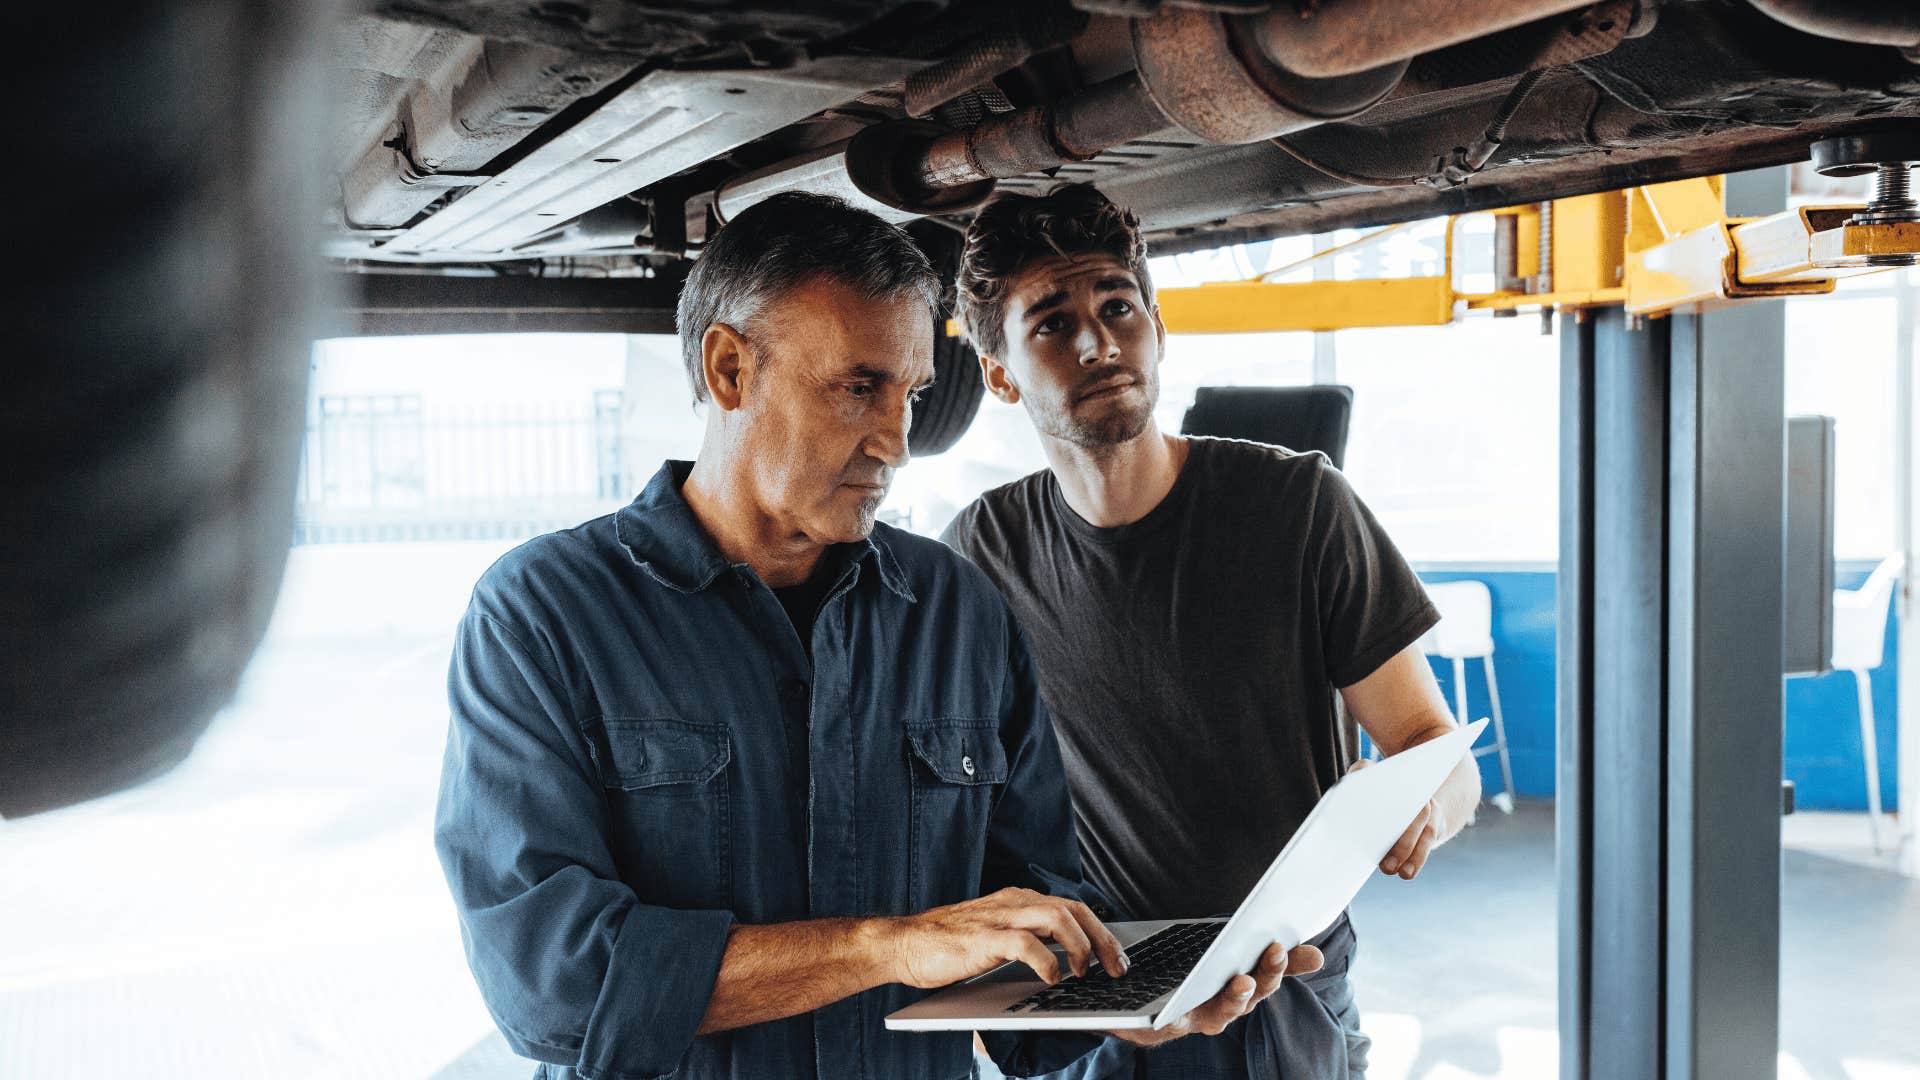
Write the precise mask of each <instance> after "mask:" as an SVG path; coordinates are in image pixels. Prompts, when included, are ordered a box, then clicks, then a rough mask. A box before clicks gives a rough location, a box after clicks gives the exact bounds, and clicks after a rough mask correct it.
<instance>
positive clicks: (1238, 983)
mask: <svg viewBox="0 0 1920 1080" xmlns="http://www.w3.org/2000/svg"><path fill="white" fill-rule="evenodd" d="M1324 963H1326V957H1324V956H1321V955H1320V950H1319V949H1316V948H1314V947H1313V946H1311V945H1296V946H1294V949H1293V951H1292V952H1288V951H1287V950H1286V949H1284V948H1282V947H1281V946H1280V945H1279V944H1277V943H1276V944H1273V945H1269V946H1267V951H1266V952H1264V953H1262V954H1260V963H1259V964H1257V965H1255V967H1254V969H1253V974H1252V975H1235V976H1234V977H1233V978H1231V979H1228V980H1227V985H1225V986H1223V987H1221V988H1220V992H1219V993H1218V994H1215V995H1214V996H1213V999H1212V1000H1211V1001H1208V1002H1207V1003H1206V1004H1204V1005H1201V1006H1199V1007H1197V1008H1195V1009H1194V1010H1193V1011H1191V1012H1189V1013H1187V1015H1185V1016H1183V1017H1181V1018H1180V1019H1179V1021H1178V1022H1176V1023H1172V1024H1169V1025H1167V1026H1166V1027H1163V1028H1134V1029H1131V1030H1126V1031H1109V1032H1107V1034H1109V1035H1111V1036H1113V1037H1114V1038H1116V1039H1119V1040H1121V1041H1122V1042H1130V1043H1132V1044H1133V1045H1135V1046H1159V1045H1160V1044H1161V1043H1167V1042H1172V1041H1173V1040H1175V1039H1178V1038H1181V1037H1183V1036H1187V1035H1192V1034H1194V1033H1195V1032H1198V1033H1200V1034H1202V1035H1218V1034H1220V1033H1221V1032H1222V1031H1225V1030H1226V1029H1227V1025H1228V1024H1231V1023H1233V1022H1234V1021H1235V1020H1238V1019H1240V1018H1241V1017H1243V1016H1245V1015H1247V1014H1248V1013H1250V1012H1252V1011H1253V1007H1254V1006H1255V1005H1258V1004H1260V1003H1261V1002H1262V1001H1265V1000H1266V999H1267V997H1268V996H1269V995H1271V994H1272V993H1273V992H1274V991H1275V990H1278V989H1280V979H1281V977H1282V976H1285V975H1287V974H1288V973H1292V974H1294V975H1311V974H1313V973H1314V972H1316V971H1319V970H1320V965H1321V964H1324Z"/></svg>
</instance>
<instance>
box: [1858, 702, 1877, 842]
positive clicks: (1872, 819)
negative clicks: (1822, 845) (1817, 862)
mask: <svg viewBox="0 0 1920 1080" xmlns="http://www.w3.org/2000/svg"><path fill="white" fill-rule="evenodd" d="M1853 685H1854V687H1855V688H1856V689H1857V690H1859V691H1860V749H1861V751H1862V752H1863V755H1864V756H1865V757H1866V759H1867V832H1868V835H1870V836H1871V837H1873V853H1874V854H1875V855H1878V854H1879V853H1880V747H1879V744H1878V741H1877V740H1876V739H1875V738H1874V735H1873V680H1872V679H1870V678H1868V676H1867V673H1866V672H1865V671H1855V672H1854V673H1853Z"/></svg>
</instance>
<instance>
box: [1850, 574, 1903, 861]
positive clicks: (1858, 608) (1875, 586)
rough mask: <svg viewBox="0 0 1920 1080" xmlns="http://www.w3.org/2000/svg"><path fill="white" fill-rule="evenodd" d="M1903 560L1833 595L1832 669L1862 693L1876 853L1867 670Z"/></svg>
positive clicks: (1876, 658) (1874, 748) (1876, 772)
mask: <svg viewBox="0 0 1920 1080" xmlns="http://www.w3.org/2000/svg"><path fill="white" fill-rule="evenodd" d="M1905 562H1906V560H1905V559H1904V558H1903V557H1902V556H1900V555H1889V556H1887V557H1886V559H1885V560H1883V561H1882V562H1881V563H1880V565H1879V566H1876V567H1874V568H1873V574H1872V576H1871V577H1868V578H1867V582H1866V584H1864V585H1862V586H1860V587H1859V588H1858V589H1835V590H1834V591H1833V666H1834V668H1835V670H1839V671H1850V672H1852V673H1853V682H1854V687H1855V689H1857V690H1858V691H1859V693H1860V749H1861V751H1862V755H1863V756H1864V757H1865V758H1866V764H1867V833H1868V835H1869V836H1871V837H1872V838H1873V850H1874V851H1875V852H1876V853H1878V852H1879V850H1880V747H1879V745H1878V744H1877V741H1876V740H1875V738H1874V731H1873V681H1872V680H1871V679H1870V678H1869V677H1868V676H1867V672H1868V671H1871V670H1872V669H1874V668H1877V667H1879V666H1880V663H1881V661H1882V660H1884V659H1885V658H1886V646H1887V608H1888V605H1890V604H1891V603H1892V602H1893V586H1894V583H1896V582H1898V581H1899V580H1900V571H1901V570H1902V569H1903V568H1904V567H1905Z"/></svg>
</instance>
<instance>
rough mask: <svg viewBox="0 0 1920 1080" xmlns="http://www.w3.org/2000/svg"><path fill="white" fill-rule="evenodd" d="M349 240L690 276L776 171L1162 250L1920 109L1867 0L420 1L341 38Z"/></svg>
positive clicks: (1911, 51) (354, 251)
mask: <svg viewBox="0 0 1920 1080" xmlns="http://www.w3.org/2000/svg"><path fill="white" fill-rule="evenodd" d="M331 69H332V70H331V75H330V82H331V84H332V87H333V89H334V91H335V93H336V96H337V102H336V109H335V120H334V123H333V127H332V131H331V136H332V139H331V145H332V151H331V152H332V154H333V160H334V162H335V165H336V167H337V170H338V176H339V196H338V198H337V200H336V202H335V205H334V213H333V216H332V221H331V228H330V233H329V239H328V243H327V248H326V250H327V252H328V254H329V255H330V256H331V257H332V258H333V259H334V260H336V261H337V263H338V265H339V266H340V267H342V268H344V269H351V270H358V271H362V272H382V271H385V272H402V273H411V274H420V273H440V274H456V275H484V276H494V275H514V276H535V277H655V276H660V275H665V276H666V277H668V278H671V277H673V276H675V275H674V269H675V267H676V266H677V265H684V264H685V262H686V261H687V260H688V259H690V258H691V257H693V256H695V255H696V254H697V252H698V250H699V248H700V245H701V243H702V242H703V240H704V238H705V236H706V235H707V234H708V232H710V231H711V230H712V229H713V228H715V227H716V226H717V225H718V224H720V223H723V222H724V221H725V220H726V218H727V217H728V216H729V215H730V214H733V213H738V212H739V210H740V209H742V208H744V207H745V206H747V205H751V204H752V203H753V202H755V201H757V200H758V199H760V198H764V197H766V196H767V195H769V194H772V193H774V192H776V191H780V190H790V189H802V190H815V191H824V192H830V193H834V194H839V195H842V196H845V197H847V198H849V199H851V200H853V201H854V202H856V204H858V205H863V206H867V207H868V208H871V209H874V210H876V211H878V212H881V213H882V214H884V215H887V216H889V217H891V218H893V219H894V220H897V221H906V220H910V219H915V218H931V219H934V220H936V221H943V222H947V223H951V224H954V225H956V226H958V225H960V224H962V223H964V221H965V219H966V217H967V215H968V213H969V212H970V211H971V210H972V209H973V208H974V207H976V206H978V205H979V203H980V202H981V201H983V200H984V199H985V198H986V197H988V196H989V195H990V194H991V193H992V192H994V191H996V190H999V191H1034V190H1040V189H1044V188H1045V187H1047V186H1049V185H1050V184H1052V183H1055V182H1061V181H1069V180H1090V181H1093V182H1096V183H1098V184H1100V185H1101V187H1102V188H1103V189H1104V190H1106V191H1107V192H1108V193H1109V194H1111V195H1112V196H1113V197H1114V198H1115V199H1116V200H1117V201H1120V202H1122V203H1123V204H1125V205H1128V206H1130V207H1132V208H1133V209H1134V210H1135V211H1136V213H1138V214H1139V216H1140V218H1141V220H1142V222H1143V224H1144V226H1145V228H1146V231H1147V235H1148V239H1149V243H1150V244H1151V246H1152V248H1153V249H1154V250H1155V251H1156V252H1160V253H1167V252H1176V251H1181V250H1192V249H1198V248H1206V247H1215V246H1220V245H1223V244H1229V243H1236V242H1244V241H1252V240H1259V239H1266V238H1271V237H1275V236H1280V235H1287V234H1296V233H1303V232H1316V231H1325V230H1328V229H1332V228H1339V227H1352V226H1359V225H1372V224H1381V223H1386V222H1392V221H1401V220H1408V219H1413V218H1419V217H1426V216H1433V215H1438V214H1445V213H1459V212H1464V211H1469V210H1476V209H1486V208H1491V207H1495V206H1503V205H1510V204H1514V203H1519V202H1526V201H1532V200H1538V199H1542V198H1549V197H1564V196H1568V195H1574V194H1581V193H1586V192H1592V191H1600V190H1607V189H1614V188H1620V187H1623V186H1627V185H1631V184H1639V183H1647V182H1653V181H1660V180H1671V179H1680V178H1684V177H1690V176H1700V175H1706V174H1710V173H1716V172H1724V171H1732V170H1736V169H1744V168H1757V167H1762V166H1768V165H1777V164H1782V163H1786V162H1792V161H1798V160H1804V159H1805V158H1806V157H1807V154H1808V148H1809V146H1810V145H1811V144H1813V143H1814V142H1816V141H1818V140H1821V139H1824V138H1828V137H1831V136H1834V135H1840V134H1848V133H1854V132H1861V131H1875V130H1881V129H1887V128H1894V129H1899V128H1901V127H1903V126H1905V127H1911V126H1912V125H1913V123H1914V120H1915V117H1916V116H1920V12H1916V10H1915V9H1913V8H1912V7H1910V6H1908V5H1905V4H1898V3H1886V4H1877V3H1872V2H1867V0H1850V2H1848V3H1844V4H1813V3H1810V2H1807V0H1670V2H1665V3H1657V2H1654V0H1602V2H1599V3H1579V2H1573V0H1446V2H1434V0H1280V2H1276V3H1262V2H1258V0H1209V2H1204V3H1194V4H1186V3H1175V2H1171V0H1169V2H1164V3H1155V2H1154V0H1081V2H1080V3H1078V4H1077V5H1074V4H1069V3H1068V2H1067V0H1041V2H1037V3H1036V2H1026V3H1018V4H1005V3H962V4H952V5H940V4H928V3H898V2H889V0H869V2H855V0H842V2H837V3H834V2H818V0H800V2H797V3H786V4H778V5H776V4H763V3H740V4H718V5H702V6H701V7H699V8H698V9H697V10H696V9H686V10H682V9H680V8H677V7H674V6H671V5H657V4H655V5H649V4H634V3H615V2H608V0H599V2H595V0H580V2H563V0H543V2H539V3H535V4H532V5H525V4H502V3H497V2H491V0H444V2H443V0H402V2H392V3H385V4H378V5H376V6H375V8H374V10H373V11H372V12H371V13H368V14H363V15H360V16H357V17H355V18H353V19H351V20H348V21H347V22H346V23H344V24H343V25H342V27H341V28H340V29H339V30H338V31H337V32H336V33H335V35H334V38H333V44H332V49H331Z"/></svg>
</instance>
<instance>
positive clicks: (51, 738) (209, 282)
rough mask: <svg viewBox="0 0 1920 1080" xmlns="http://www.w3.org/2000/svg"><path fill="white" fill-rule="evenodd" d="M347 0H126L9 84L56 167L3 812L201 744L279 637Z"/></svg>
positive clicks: (59, 799)
mask: <svg viewBox="0 0 1920 1080" xmlns="http://www.w3.org/2000/svg"><path fill="white" fill-rule="evenodd" d="M326 7H328V5H324V4H322V5H308V4H294V3H277V4H275V3H268V4H261V3H255V2H250V0H221V2H208V3H199V4H191V5H170V4H161V3H146V4H126V5H115V6H113V8H112V10H111V11H110V12H100V13H95V15H94V16H93V17H88V18H84V19H77V20H63V21H62V28H61V31H60V34H59V35H58V37H56V38H52V39H49V40H57V41H59V42H60V44H59V45H58V46H54V47H49V48H48V49H47V50H44V51H43V50H37V49H36V50H28V52H27V53H25V54H23V56H22V58H21V59H20V60H19V62H18V63H15V64H10V65H9V67H8V69H7V71H8V73H7V75H6V76H4V80H5V82H6V84H7V85H10V86H12V87H13V89H14V91H15V96H14V97H13V98H12V100H13V102H14V105H13V107H12V108H11V109H9V114H10V117H11V119H10V120H8V121H7V122H6V123H7V126H8V127H10V128H13V129H14V130H13V131H11V132H10V134H12V135H13V136H14V138H12V139H11V140H9V141H11V142H12V143H13V145H16V146H29V145H30V146H34V147H35V148H36V150H35V157H36V171H37V172H39V173H40V175H42V176H44V177H45V178H46V179H47V182H46V183H45V184H43V185H38V186H36V188H35V193H34V197H33V203H34V205H33V206H32V207H31V210H30V212H27V213H23V214H22V215H21V221H22V224H23V226H24V228H25V230H26V237H25V238H24V243H22V244H21V245H20V247H19V250H20V251H22V252H32V253H33V257H32V259H31V260H30V264H29V265H28V266H27V267H25V269H26V270H27V273H26V275H25V276H24V277H23V278H19V279H16V280H20V281H23V282H24V283H23V284H21V285H16V286H15V287H14V288H13V290H12V291H11V300H10V302H9V304H8V308H9V311H10V314H11V316H12V317H11V318H10V319H9V320H8V331H9V334H10V335H11V336H12V339H13V340H12V343H11V345H12V347H11V348H10V349H9V353H10V362H9V364H8V368H9V370H8V373H7V390H6V393H5V394H0V454H4V460H5V462H6V467H5V469H4V471H3V472H0V507H4V510H0V816H6V817H17V816H21V815H24V814H30V813H34V812H37V811H42V810H48V809H52V808H55V807H59V806H64V805H67V804H70V803H74V802H78V801H81V800H83V799H87V798H91V797H94V796H97V795H101V794H105V793H107V792H111V791H115V790H118V789H121V788H124V787H127V786H129V785H131V784H133V783H136V782H138V781H140V780H142V779H144V778H147V777H150V776H153V775H155V774H156V773H158V772H161V771H163V770H165V769H167V768H169V767H171V766H172V765H173V764H175V763H177V762H179V761H180V760H181V759H182V758H183V757H185V756H186V754H187V752H188V751H189V750H190V749H191V748H192V746H193V744H194V742H195V740H196V739H197V738H198V736H199V735H200V733H201V731H202V730H203V729H204V728H205V727H206V724H207V722H208V720H209V719H210V718H211V716H212V715H213V713H214V712H215V710H217V709H218V708H219V707H220V706H221V705H222V704H224V703H225V702H226V701H227V699H228V698H229V697H230V696H231V695H232V693H233V690H234V688H235V685H236V683H237V682H238V679H239V676H240V673H241V671H242V669H243V668H244V667H245V665H246V662H247V660H248V658H249V656H250V655H251V653H252V651H253V649H254V647H255V646H256V645H257V644H258V642H259V640H260V637H261V635H262V633H263V632H264V630H265V626H266V622H267V617H268V615H269V613H270V611H271V608H272V604H273V599H274V597H275V595H276V593H277V592H278V589H279V584H280V577H281V574H282V572H283V570H284V567H285V562H286V557H287V547H288V542H289V539H290V536H291V518H292V510H293V491H294V483H295V479H296V475H297V468H298V460H299V448H300V437H301V433H302V427H303V416H304V411H305V406H304V402H305V393H306V382H307V369H308V365H309V355H310V352H311V348H312V335H311V333H310V332H309V327H310V324H309V322H308V319H309V318H310V317H311V314H312V313H313V312H314V311H316V310H317V303H316V301H317V299H318V297H317V296H316V295H315V292H314V290H315V288H316V286H317V282H318V281H319V276H318V270H319V265H318V264H319V259H318V258H317V255H316V251H317V248H316V247H315V245H314V244H313V243H312V239H311V233H310V232H309V228H310V226H311V225H312V224H314V223H315V222H316V220H317V213H316V210H315V208H316V207H317V206H318V205H320V204H319V202H318V200H316V199H313V198H310V195H311V193H313V192H314V191H316V189H317V183H318V180H319V178H320V177H322V176H324V175H326V172H325V164H324V162H325V157H324V151H325V148H324V146H321V145H319V142H320V140H319V139H317V138H316V135H317V133H319V132H323V131H324V130H325V127H324V125H323V124H322V123H320V122H319V121H320V117H317V116H315V115H313V114H314V111H315V109H316V104H315V103H317V102H320V101H323V100H324V85H323V84H322V83H321V82H320V81H319V79H318V78H316V76H317V75H318V73H319V70H320V69H319V67H318V65H317V64H316V63H314V62H313V60H314V59H315V58H316V57H317V56H318V55H319V52H320V49H319V46H320V43H321V38H320V37H319V33H318V31H319V28H320V23H319V21H318V20H320V19H321V18H323V17H324V14H325V13H324V12H321V11H317V10H316V9H321V8H326ZM56 54H57V55H56ZM23 209H25V208H24V207H23Z"/></svg>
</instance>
